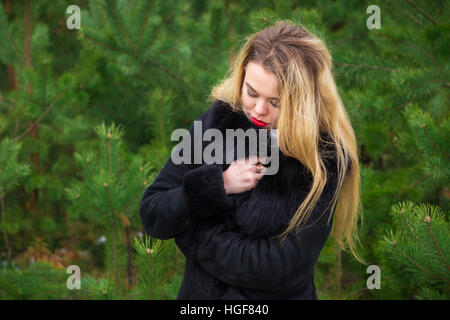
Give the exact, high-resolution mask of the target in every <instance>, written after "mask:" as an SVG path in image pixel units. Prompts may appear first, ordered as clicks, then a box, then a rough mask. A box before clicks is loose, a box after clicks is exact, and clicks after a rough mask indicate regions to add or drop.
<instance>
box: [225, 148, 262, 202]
mask: <svg viewBox="0 0 450 320" xmlns="http://www.w3.org/2000/svg"><path fill="white" fill-rule="evenodd" d="M241 161H242V160H241ZM239 162H240V161H239ZM261 162H262V163H264V162H265V158H259V157H256V156H252V157H249V158H246V159H245V163H238V160H235V161H233V162H232V163H231V164H230V166H229V167H228V169H227V170H225V171H224V172H223V174H222V176H223V183H224V187H225V193H226V194H234V193H242V192H245V191H248V190H251V189H253V188H254V187H255V186H256V184H257V183H258V181H259V180H261V179H262V177H263V176H264V169H262V166H261V164H260V163H261ZM261 169H262V170H261Z"/></svg>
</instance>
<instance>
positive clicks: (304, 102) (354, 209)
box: [209, 21, 364, 263]
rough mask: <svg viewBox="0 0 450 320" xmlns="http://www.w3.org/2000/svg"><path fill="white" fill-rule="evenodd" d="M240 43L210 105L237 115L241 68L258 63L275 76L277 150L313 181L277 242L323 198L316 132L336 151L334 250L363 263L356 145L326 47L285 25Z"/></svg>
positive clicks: (323, 180) (323, 170)
mask: <svg viewBox="0 0 450 320" xmlns="http://www.w3.org/2000/svg"><path fill="white" fill-rule="evenodd" d="M245 40H246V42H245V43H244V45H243V47H242V48H241V50H240V51H239V52H238V54H237V55H235V56H234V57H233V59H232V61H231V62H230V65H229V70H228V75H227V77H225V79H223V80H222V81H221V82H220V83H219V84H218V85H216V86H215V87H214V88H213V90H212V92H211V94H210V96H209V100H211V101H214V100H216V99H218V100H222V101H224V102H226V103H228V104H229V105H230V106H231V107H232V108H233V109H234V110H235V111H239V112H242V111H243V107H242V101H241V88H242V84H243V81H244V76H245V69H244V68H245V66H246V65H247V63H248V62H250V61H252V62H256V63H260V64H261V65H262V66H263V67H264V68H265V69H266V70H267V71H270V72H272V73H273V74H275V76H276V77H277V79H278V92H279V94H280V97H279V98H280V101H279V108H280V116H279V119H278V126H277V129H278V142H279V148H280V151H281V152H282V153H283V154H285V155H287V156H289V157H293V158H295V159H297V160H299V161H300V162H301V163H302V164H303V165H304V166H305V167H306V168H308V169H309V171H310V172H311V174H312V178H313V183H312V187H311V190H310V192H309V193H308V195H307V196H306V198H305V200H304V201H303V202H302V204H301V205H300V207H299V208H298V209H297V211H296V213H295V214H294V216H293V217H292V218H291V220H290V222H289V225H288V226H287V228H286V230H284V231H283V233H282V234H280V235H279V236H278V237H283V238H285V237H286V236H287V235H288V233H289V232H291V231H292V230H293V229H295V230H296V231H298V230H299V229H300V227H301V225H302V224H303V223H305V222H306V220H307V219H308V217H309V216H310V214H311V212H312V211H313V209H314V207H315V205H316V203H317V201H318V199H319V197H320V195H321V194H322V191H323V189H324V187H325V184H326V181H327V170H326V167H325V165H324V162H323V161H322V158H321V153H320V152H319V139H320V140H321V141H323V142H325V141H324V140H322V139H321V137H320V132H325V133H327V134H328V136H329V137H330V138H331V140H332V142H331V145H332V146H334V147H335V151H336V152H335V154H336V155H337V168H338V177H337V180H338V184H337V190H336V193H335V194H334V196H333V199H332V201H331V204H332V208H331V210H332V211H331V212H333V210H335V214H334V221H333V230H332V234H333V237H334V238H335V240H336V243H337V245H338V246H339V248H341V249H342V250H347V249H350V252H351V253H352V254H353V256H354V257H355V258H356V259H357V260H358V261H359V262H362V263H364V262H363V260H362V259H361V258H360V256H359V254H358V253H357V250H356V244H357V242H358V241H359V239H358V231H357V229H358V228H357V225H358V221H359V220H360V219H359V218H361V220H360V221H362V214H361V211H362V204H361V200H360V174H359V161H358V145H357V141H356V137H355V134H354V131H353V128H352V125H351V122H350V119H349V116H348V114H347V112H346V110H345V108H344V105H343V103H342V101H341V98H340V96H339V93H338V91H337V88H336V84H335V81H334V77H333V74H332V60H331V56H330V54H329V52H328V50H327V48H326V46H325V44H324V43H323V41H322V40H321V39H319V38H318V37H316V36H314V35H312V34H310V33H309V32H308V31H307V30H306V29H305V28H303V27H300V26H297V25H295V24H293V23H290V22H289V21H279V22H277V23H276V24H275V25H273V26H270V27H267V28H265V29H263V30H261V31H259V32H257V33H255V34H253V35H250V36H249V37H247V38H245ZM323 155H324V154H322V156H323ZM348 166H350V167H348ZM347 171H348V172H347ZM346 173H347V174H346ZM331 216H332V215H330V218H331ZM329 221H330V220H328V222H329Z"/></svg>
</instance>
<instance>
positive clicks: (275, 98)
mask: <svg viewBox="0 0 450 320" xmlns="http://www.w3.org/2000/svg"><path fill="white" fill-rule="evenodd" d="M245 84H246V85H247V86H248V87H249V88H250V89H252V90H253V91H255V92H256V93H257V94H259V93H258V91H256V90H255V89H253V87H252V86H251V85H250V84H249V83H248V82H247V81H245ZM269 99H274V100H280V98H277V97H271V98H269Z"/></svg>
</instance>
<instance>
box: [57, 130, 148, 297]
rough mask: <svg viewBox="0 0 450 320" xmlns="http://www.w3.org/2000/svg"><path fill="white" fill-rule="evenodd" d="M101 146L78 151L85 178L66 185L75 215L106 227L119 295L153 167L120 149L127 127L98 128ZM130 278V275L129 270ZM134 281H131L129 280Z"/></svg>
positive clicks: (112, 275)
mask: <svg viewBox="0 0 450 320" xmlns="http://www.w3.org/2000/svg"><path fill="white" fill-rule="evenodd" d="M96 133H97V135H98V137H99V140H100V141H99V148H98V150H96V151H83V152H80V153H79V152H77V153H75V158H76V160H77V162H78V163H79V164H80V166H81V178H82V181H79V182H77V183H75V184H74V185H73V186H72V187H70V188H67V189H66V192H67V195H68V197H69V199H70V200H71V201H72V203H73V205H74V209H73V211H72V213H73V218H74V219H77V218H78V217H83V216H84V217H86V218H88V222H91V223H96V224H97V225H100V226H103V227H104V228H105V229H106V230H104V231H105V232H106V244H107V246H106V266H107V271H108V273H109V276H110V278H111V279H112V281H113V284H114V290H115V291H114V294H115V296H116V297H118V296H120V295H122V294H124V293H125V292H124V291H125V283H123V279H124V277H125V275H126V271H127V268H128V270H129V269H130V268H131V264H132V255H133V253H132V243H131V234H130V230H132V229H131V228H132V225H131V224H132V223H133V225H136V223H140V221H136V220H138V219H137V218H138V217H137V216H136V214H135V212H136V210H137V208H138V203H139V201H140V197H141V194H142V190H143V188H145V186H147V185H148V181H150V180H149V179H150V178H151V177H150V176H149V170H150V166H149V165H148V164H144V163H143V161H142V160H140V159H139V158H132V159H126V158H125V157H124V156H123V154H122V152H121V149H120V148H121V138H122V136H123V135H124V130H123V129H121V128H120V126H118V127H116V126H115V125H114V124H112V125H111V126H110V127H109V128H106V127H105V125H104V124H102V125H100V126H97V127H96ZM127 276H128V279H130V277H131V274H130V272H128V274H127ZM130 282H131V281H130V280H129V283H130Z"/></svg>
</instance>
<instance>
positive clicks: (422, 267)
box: [391, 241, 450, 283]
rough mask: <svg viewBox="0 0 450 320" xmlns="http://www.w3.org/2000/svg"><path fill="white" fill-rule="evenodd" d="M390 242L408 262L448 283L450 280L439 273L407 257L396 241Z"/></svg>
mask: <svg viewBox="0 0 450 320" xmlns="http://www.w3.org/2000/svg"><path fill="white" fill-rule="evenodd" d="M391 244H392V245H393V246H394V248H395V249H396V250H397V251H398V252H399V253H400V254H401V255H402V256H403V257H404V258H406V259H407V260H408V261H409V262H411V263H412V264H414V265H415V266H417V267H418V268H419V269H421V270H423V271H425V272H426V273H429V274H431V275H432V276H435V277H438V278H439V279H440V280H442V281H444V282H448V283H450V281H448V280H447V279H444V278H442V277H441V276H440V275H438V274H436V273H434V272H432V271H430V270H428V269H427V268H425V267H424V266H422V265H421V264H419V263H418V262H416V261H415V260H414V259H412V258H410V257H408V256H407V255H406V254H405V253H404V252H403V251H402V250H401V249H400V248H399V247H398V246H397V243H396V242H395V241H394V242H391Z"/></svg>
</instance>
